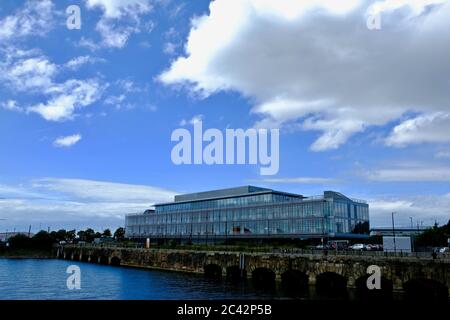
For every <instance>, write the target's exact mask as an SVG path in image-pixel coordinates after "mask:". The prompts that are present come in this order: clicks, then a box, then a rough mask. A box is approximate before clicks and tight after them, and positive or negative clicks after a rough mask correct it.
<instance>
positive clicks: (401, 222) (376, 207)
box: [368, 194, 450, 227]
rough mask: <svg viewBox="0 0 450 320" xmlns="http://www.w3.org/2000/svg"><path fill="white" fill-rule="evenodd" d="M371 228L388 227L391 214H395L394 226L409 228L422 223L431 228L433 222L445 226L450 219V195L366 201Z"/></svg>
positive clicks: (385, 198) (380, 198) (381, 198)
mask: <svg viewBox="0 0 450 320" xmlns="http://www.w3.org/2000/svg"><path fill="white" fill-rule="evenodd" d="M368 203H369V212H370V225H371V227H375V226H378V227H387V226H390V223H389V222H390V217H391V213H392V212H395V213H396V214H395V225H396V226H402V227H409V226H410V223H411V221H410V217H412V218H413V225H414V227H415V226H416V224H417V223H419V225H420V224H421V223H422V222H423V225H424V226H431V225H433V224H434V222H435V221H438V223H440V224H441V225H442V224H446V223H447V222H448V220H449V217H450V209H449V208H450V194H443V195H429V196H409V197H379V198H377V199H370V200H368Z"/></svg>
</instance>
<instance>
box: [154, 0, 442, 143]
mask: <svg viewBox="0 0 450 320" xmlns="http://www.w3.org/2000/svg"><path fill="white" fill-rule="evenodd" d="M209 9H210V10H209V13H208V14H207V15H203V16H201V17H197V18H194V19H193V20H192V27H191V31H190V34H189V37H188V39H187V42H186V44H185V55H184V56H181V57H178V58H177V59H176V60H175V61H174V62H173V63H172V64H171V66H170V68H169V69H168V70H166V71H165V72H164V73H162V74H161V75H160V77H159V79H160V80H161V81H162V82H163V83H165V84H174V85H180V84H182V85H185V86H187V87H188V88H189V89H190V90H191V91H193V92H195V93H197V94H199V95H200V96H208V95H211V94H214V93H217V92H219V91H226V90H233V91H237V92H240V93H241V94H242V95H243V96H245V97H248V98H249V99H250V100H251V101H254V102H255V106H254V108H253V110H252V112H253V113H255V114H257V115H259V116H261V117H262V119H261V121H259V122H258V123H257V124H256V125H259V126H283V125H289V124H292V123H294V124H297V128H299V129H303V130H319V131H321V132H322V136H320V137H319V138H318V139H317V141H316V142H315V143H314V144H313V145H312V147H311V148H312V149H313V150H314V151H322V150H327V149H334V148H337V147H339V146H340V145H342V144H343V143H345V142H346V141H347V140H348V139H349V137H351V136H352V135H353V134H355V133H357V132H362V131H364V130H365V129H366V128H367V127H368V126H373V125H385V124H387V123H389V122H391V121H393V120H397V119H399V118H400V117H401V116H402V115H404V114H405V113H407V112H417V113H421V114H424V115H427V114H433V113H436V112H446V111H448V110H449V109H450V104H449V103H450V91H449V90H448V88H447V83H448V81H447V78H446V77H447V76H446V75H447V74H449V73H450V60H449V59H446V57H447V56H449V55H450V43H449V42H445V41H442V37H445V35H449V32H450V31H449V30H450V20H449V19H448V17H449V15H450V2H448V1H445V2H444V1H442V0H434V1H431V0H421V1H414V2H411V1H391V0H386V1H378V2H377V3H375V4H374V3H373V2H372V1H368V0H357V1H345V0H343V1H326V0H315V1H279V0H263V1H262V0H242V1H227V0H216V1H213V2H211V4H210V8H209ZM377 10H378V12H381V14H382V29H381V30H379V31H372V30H369V29H368V28H367V27H366V18H367V17H368V14H369V13H371V12H374V11H377Z"/></svg>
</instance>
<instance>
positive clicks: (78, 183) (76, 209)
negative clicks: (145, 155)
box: [0, 178, 175, 228]
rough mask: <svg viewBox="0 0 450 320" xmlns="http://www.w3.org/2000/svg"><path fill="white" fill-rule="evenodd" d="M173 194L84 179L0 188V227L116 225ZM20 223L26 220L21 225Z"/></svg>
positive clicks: (45, 179) (39, 182)
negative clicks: (0, 219) (130, 214)
mask: <svg viewBox="0 0 450 320" xmlns="http://www.w3.org/2000/svg"><path fill="white" fill-rule="evenodd" d="M174 194H175V193H174V192H172V191H170V190H167V189H164V188H159V187H153V186H144V185H133V184H122V183H114V182H105V181H95V180H84V179H59V178H44V179H37V180H34V181H30V182H29V183H26V184H24V185H21V186H7V185H0V218H5V219H7V220H6V221H2V225H3V226H4V227H5V225H10V226H14V227H17V228H21V227H22V228H27V227H28V224H30V223H31V224H33V227H34V228H35V227H36V224H40V223H42V225H43V226H44V225H45V226H47V225H49V226H52V228H56V227H61V228H74V227H80V228H85V227H97V226H103V227H106V226H110V225H111V226H120V225H122V226H123V224H124V221H125V214H127V213H133V212H143V211H144V210H146V209H148V208H149V207H151V206H152V205H153V204H155V203H160V202H167V201H171V200H173V196H174ZM24 221H26V222H25V223H24Z"/></svg>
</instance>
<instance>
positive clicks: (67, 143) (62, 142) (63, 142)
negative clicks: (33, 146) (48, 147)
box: [53, 134, 81, 148]
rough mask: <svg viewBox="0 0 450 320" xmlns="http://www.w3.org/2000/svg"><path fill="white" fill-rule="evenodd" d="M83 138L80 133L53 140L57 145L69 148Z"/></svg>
mask: <svg viewBox="0 0 450 320" xmlns="http://www.w3.org/2000/svg"><path fill="white" fill-rule="evenodd" d="M80 140H81V135H80V134H74V135H71V136H65V137H59V138H58V139H56V140H55V141H54V142H53V145H54V146H55V147H64V148H68V147H71V146H73V145H75V144H77V143H78V142H79V141H80Z"/></svg>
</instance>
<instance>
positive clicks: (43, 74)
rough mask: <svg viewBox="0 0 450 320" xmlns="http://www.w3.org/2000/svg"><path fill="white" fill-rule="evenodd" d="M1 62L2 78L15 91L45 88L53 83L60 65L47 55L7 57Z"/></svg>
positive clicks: (0, 76)
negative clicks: (52, 61)
mask: <svg viewBox="0 0 450 320" xmlns="http://www.w3.org/2000/svg"><path fill="white" fill-rule="evenodd" d="M6 59H7V60H6V61H5V62H4V63H0V72H1V74H0V79H1V80H3V81H4V83H5V84H6V85H7V86H8V87H10V88H11V89H13V90H15V91H30V90H33V91H36V90H45V89H46V88H48V87H49V86H51V85H52V83H53V78H54V76H55V75H56V73H57V71H58V67H57V66H56V65H55V64H53V63H51V62H50V61H49V60H48V59H47V58H46V57H45V56H41V55H38V56H34V57H26V58H24V59H18V60H13V59H11V58H10V57H8V56H7V57H6Z"/></svg>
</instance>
